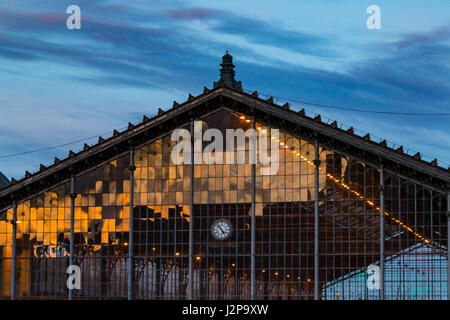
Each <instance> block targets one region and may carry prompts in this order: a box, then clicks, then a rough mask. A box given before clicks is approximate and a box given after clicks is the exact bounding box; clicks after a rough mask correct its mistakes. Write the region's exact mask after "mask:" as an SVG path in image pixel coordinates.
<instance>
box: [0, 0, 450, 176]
mask: <svg viewBox="0 0 450 320" xmlns="http://www.w3.org/2000/svg"><path fill="white" fill-rule="evenodd" d="M25 2H26V3H27V6H24V5H22V4H23V3H25ZM77 3H78V4H80V6H81V8H82V30H73V31H70V30H67V28H66V27H65V20H66V18H67V14H66V13H65V5H66V4H67V5H69V4H72V3H70V1H59V0H58V1H57V0H51V1H46V2H45V3H44V2H43V4H42V5H39V8H38V7H37V4H36V3H35V2H30V1H28V2H27V1H25V0H20V1H17V5H16V3H15V4H14V5H11V6H10V7H9V8H4V7H3V8H2V7H0V61H1V67H0V73H1V75H2V78H0V81H3V82H5V84H6V85H10V86H13V84H10V83H8V82H9V81H8V79H15V80H14V81H17V85H16V86H17V88H20V87H21V85H22V84H21V83H20V81H19V80H17V79H21V80H22V81H23V80H24V79H29V78H30V75H31V71H30V74H28V73H27V72H28V71H26V70H25V69H22V68H24V66H27V67H32V68H33V70H34V71H35V72H34V73H33V77H35V78H34V79H35V80H34V81H35V82H34V84H33V86H34V87H35V88H36V89H35V93H34V94H37V93H36V92H38V91H39V87H40V86H42V85H43V84H42V82H41V81H40V80H39V77H41V79H46V80H47V79H52V80H53V81H56V82H58V80H60V83H58V84H57V86H65V87H64V88H67V87H71V86H73V87H77V88H80V91H83V90H85V91H86V92H87V91H89V92H96V91H101V90H104V92H108V94H109V95H112V96H111V97H110V96H108V97H106V96H101V95H98V96H96V98H95V101H92V102H89V101H87V98H86V101H85V100H83V103H81V101H71V103H70V104H67V103H66V104H65V105H66V106H65V108H64V109H63V110H59V109H58V108H59V107H58V106H59V105H61V104H62V103H61V99H63V98H64V95H63V94H61V93H58V92H55V93H54V94H55V101H58V103H53V104H52V103H49V104H48V105H47V106H45V107H43V106H42V107H41V106H40V105H39V110H36V107H37V104H36V101H39V97H37V98H36V99H35V102H33V101H28V102H26V103H25V102H24V103H23V104H22V105H20V106H19V105H17V104H15V101H16V100H21V99H22V98H21V97H20V96H19V94H18V93H17V92H20V90H16V91H14V92H16V93H14V95H13V94H12V93H11V94H9V95H8V94H7V95H6V96H5V95H3V98H2V99H0V103H1V104H2V105H3V106H1V105H0V108H3V110H2V111H5V110H6V107H5V106H6V105H8V104H11V105H14V106H16V108H17V109H15V110H14V111H12V110H10V109H8V111H7V115H6V116H2V117H0V128H2V129H1V131H0V134H1V135H2V141H3V142H2V143H0V155H1V154H5V153H13V152H16V151H18V150H19V149H20V148H23V149H25V148H27V149H29V148H34V147H35V146H40V145H48V144H51V143H50V142H48V141H51V135H52V134H51V133H53V136H55V135H56V136H57V137H58V139H57V140H58V142H66V141H71V140H74V139H77V138H79V137H80V136H84V135H80V134H79V133H80V132H81V133H83V132H86V133H87V135H88V136H89V135H90V134H91V133H93V131H92V127H93V126H92V123H91V122H90V121H89V119H90V118H92V117H94V116H93V113H94V111H95V113H96V114H99V113H104V114H114V117H116V118H119V116H118V115H119V112H118V111H117V110H120V109H124V108H125V109H126V110H127V112H130V114H137V113H139V112H141V113H148V112H147V111H148V110H142V106H143V105H147V104H149V103H153V102H152V101H151V100H154V101H156V100H158V101H164V103H166V104H167V105H169V104H170V103H171V100H173V99H175V97H170V98H167V93H168V92H172V93H173V95H174V96H175V95H176V96H177V97H179V92H183V93H184V94H185V93H187V92H198V91H199V90H200V88H202V87H203V85H208V84H211V83H212V81H214V80H216V79H217V76H218V75H217V72H218V71H217V69H218V63H219V59H220V55H221V54H222V53H223V52H224V49H230V50H231V51H232V54H233V55H234V56H235V63H236V64H237V66H238V68H237V76H238V77H239V79H241V80H243V83H244V87H245V88H247V89H257V90H258V91H260V92H265V93H268V94H273V95H279V96H284V97H288V98H289V97H291V98H294V99H295V98H299V99H301V100H306V101H311V102H315V103H321V104H331V105H343V106H356V107H360V108H366V109H377V110H385V111H389V110H395V111H408V112H450V76H449V75H450V70H449V69H450V65H449V64H448V57H449V56H450V44H449V43H450V26H448V25H444V26H439V27H433V28H430V29H429V30H424V31H423V32H421V33H415V34H406V35H401V36H396V37H395V38H396V40H395V41H393V40H392V37H390V38H389V40H386V41H385V42H382V41H381V40H380V41H377V42H376V43H372V44H365V45H364V46H361V47H359V48H358V50H361V51H364V52H365V56H364V59H360V60H348V59H346V58H345V57H346V56H347V55H348V53H349V52H350V53H351V51H352V48H351V47H350V48H347V47H346V46H345V45H343V44H342V43H343V41H344V40H343V39H342V38H343V35H342V34H334V35H323V34H315V33H311V32H305V31H303V30H300V29H292V27H289V26H287V25H285V24H284V23H283V17H280V16H279V17H274V18H273V19H272V20H267V19H266V20H264V19H260V18H256V17H255V16H254V15H252V16H250V14H248V13H247V12H235V11H233V10H232V8H229V9H217V8H214V7H213V6H212V5H211V6H209V7H206V6H205V7H201V6H198V5H195V6H193V5H190V3H189V2H185V1H172V2H170V1H145V2H144V1H128V2H126V3H117V2H115V1H106V0H95V1H87V0H83V1H78V2H77ZM24 8H26V9H24ZM270 49H272V50H270ZM274 52H285V53H289V54H292V57H293V58H292V59H291V61H290V62H289V61H288V62H287V61H286V59H283V57H280V56H277V54H274ZM297 56H303V57H310V58H311V59H314V61H315V63H314V65H312V64H308V63H306V62H305V61H308V60H307V59H305V60H301V61H298V62H297V61H293V60H295V59H296V57H297ZM330 62H331V63H333V64H336V65H339V68H336V70H333V68H324V67H321V64H323V65H325V64H327V63H330ZM20 77H22V78H20ZM46 83H47V82H46ZM97 88H101V89H100V90H97ZM129 90H135V91H133V94H136V93H138V92H139V94H137V95H136V98H135V99H134V100H133V101H132V103H130V104H127V105H126V106H123V105H119V104H120V103H123V102H119V99H117V97H120V96H123V95H124V94H129V92H130V91H129ZM150 90H151V91H150ZM48 91H49V90H45V92H48ZM149 92H151V94H150V93H149ZM156 92H157V93H156ZM56 96H57V98H56ZM67 99H70V97H68V98H67ZM114 101H115V102H114ZM155 104H156V102H155ZM155 104H152V108H155V107H156V106H155ZM25 105H26V106H25ZM112 107H114V108H115V111H114V112H113V111H112V109H111V108H112ZM25 110H26V111H25ZM74 110H76V112H74ZM314 110H317V111H320V112H322V113H324V114H325V115H327V116H328V117H329V118H336V119H338V120H339V119H341V120H342V121H345V122H346V124H349V125H355V126H356V127H362V128H360V129H362V130H364V131H368V132H376V133H378V135H380V136H382V135H383V130H380V126H381V124H384V126H385V127H386V128H395V129H396V130H395V131H394V130H393V129H392V130H390V131H389V130H385V131H386V133H387V135H388V137H386V138H388V140H393V141H394V142H397V143H398V144H408V145H410V146H411V147H413V148H415V149H417V150H422V149H424V150H427V153H429V154H431V155H433V154H435V155H436V156H437V157H438V158H439V157H440V156H441V157H442V158H444V159H450V151H449V149H450V148H448V145H447V144H448V142H449V141H448V139H445V135H446V133H448V136H450V133H449V129H448V117H447V118H412V117H411V118H399V117H392V118H381V117H380V116H367V117H365V118H363V117H359V116H356V115H353V114H343V113H342V112H331V111H329V110H324V109H322V110H320V109H314ZM314 110H313V111H314ZM24 112H27V113H28V114H27V116H26V117H23V114H24ZM3 115H5V112H3ZM127 116H128V115H127ZM122 118H123V119H122V120H121V121H123V123H126V122H128V121H129V119H125V116H122ZM86 119H88V120H86ZM111 119H112V118H111V117H108V116H105V117H104V118H102V119H95V121H96V126H94V128H98V129H102V130H100V131H103V129H105V128H111V129H112V128H113V125H112V123H114V126H115V125H116V124H117V123H118V122H114V121H112V120H111ZM363 119H365V120H363ZM18 121H20V122H21V123H24V124H25V126H27V127H28V128H29V129H30V130H23V129H22V128H18V127H17V126H14V125H11V124H13V123H15V122H18ZM36 123H39V124H40V125H41V126H42V127H45V128H47V129H45V130H44V129H40V128H38V127H36V126H35V124H36ZM68 123H70V126H68V125H67V124H68ZM68 127H70V128H71V129H72V130H67V128H68ZM411 128H415V130H412V129H411ZM414 133H415V134H416V136H415V137H414ZM389 136H391V137H392V138H389ZM3 137H6V138H3ZM433 137H440V138H439V141H437V142H436V141H431V140H432V139H433ZM39 141H41V142H42V141H45V143H42V144H41V143H40V142H39ZM52 143H53V142H52ZM55 143H56V142H55ZM17 146H21V147H20V148H17ZM42 157H43V156H42V155H36V162H39V161H42ZM30 159H31V158H30ZM45 159H48V157H47V158H45ZM2 166H3V168H2ZM5 166H6V169H4V168H5ZM0 169H1V170H2V171H5V170H6V171H7V173H10V174H9V175H18V173H17V172H20V173H21V172H23V171H24V170H26V169H27V168H26V167H23V166H18V167H14V166H12V165H10V164H4V162H0Z"/></svg>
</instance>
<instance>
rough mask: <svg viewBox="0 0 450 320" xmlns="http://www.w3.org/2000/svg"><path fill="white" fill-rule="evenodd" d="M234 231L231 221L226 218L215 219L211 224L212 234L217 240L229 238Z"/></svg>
mask: <svg viewBox="0 0 450 320" xmlns="http://www.w3.org/2000/svg"><path fill="white" fill-rule="evenodd" d="M232 233H233V226H232V225H231V222H230V221H228V220H226V219H219V220H216V221H214V223H213V224H212V226H211V234H212V235H213V237H214V238H215V239H217V240H225V239H228V238H229V237H230V236H231V234H232Z"/></svg>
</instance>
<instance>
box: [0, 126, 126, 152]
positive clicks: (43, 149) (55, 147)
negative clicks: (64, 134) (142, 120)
mask: <svg viewBox="0 0 450 320" xmlns="http://www.w3.org/2000/svg"><path fill="white" fill-rule="evenodd" d="M125 128H126V127H123V128H120V129H119V130H122V129H125ZM110 132H111V131H108V132H105V133H101V134H97V135H95V136H92V137H88V138H83V139H79V140H75V141H71V142H67V143H64V144H60V145H57V146H52V147H46V148H42V149H35V150H30V151H24V152H19V153H13V154H8V155H6V156H0V159H5V158H12V157H17V156H23V155H26V154H30V153H36V152H41V151H46V150H52V149H57V148H62V147H67V146H70V145H72V144H76V143H80V142H84V141H88V140H91V139H94V138H97V137H98V136H101V135H105V134H108V133H110Z"/></svg>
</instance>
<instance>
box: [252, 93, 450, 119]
mask: <svg viewBox="0 0 450 320" xmlns="http://www.w3.org/2000/svg"><path fill="white" fill-rule="evenodd" d="M261 94H262V95H264V96H267V97H269V96H272V97H274V98H277V99H280V100H284V101H292V102H296V103H300V104H304V105H309V106H314V107H320V108H328V109H337V110H346V111H352V112H361V113H377V114H391V115H402V116H450V113H414V112H392V111H374V110H362V109H357V108H353V107H340V106H330V105H326V104H318V103H312V102H306V101H300V100H296V99H289V98H283V97H280V96H274V95H268V94H265V93H261Z"/></svg>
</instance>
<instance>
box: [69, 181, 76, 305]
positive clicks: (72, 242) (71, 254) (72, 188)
mask: <svg viewBox="0 0 450 320" xmlns="http://www.w3.org/2000/svg"><path fill="white" fill-rule="evenodd" d="M76 197H77V195H76V193H75V176H74V175H72V176H71V177H70V249H69V266H72V265H73V262H74V254H75V248H74V247H75V234H74V232H75V231H74V229H75V198H76ZM72 299H73V289H72V288H71V287H70V288H69V300H72Z"/></svg>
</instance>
